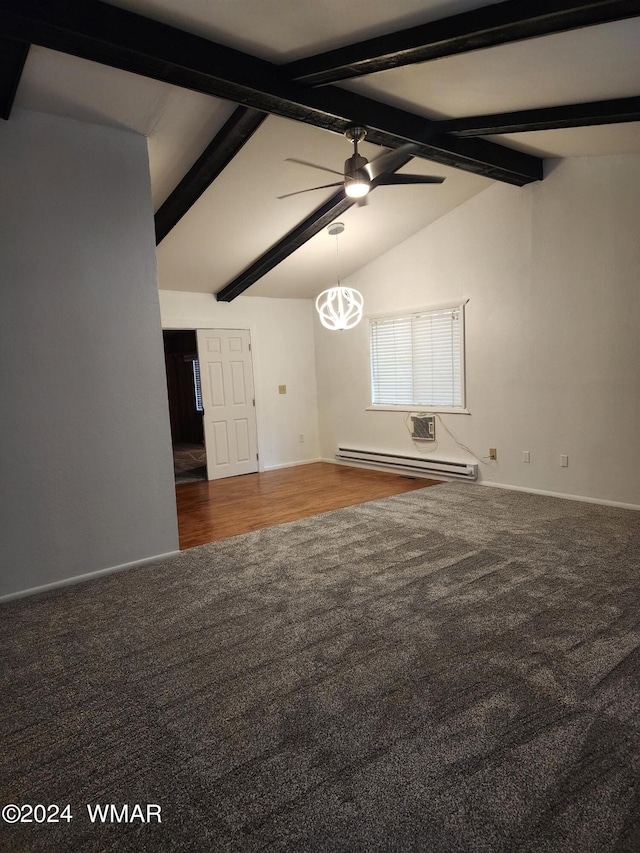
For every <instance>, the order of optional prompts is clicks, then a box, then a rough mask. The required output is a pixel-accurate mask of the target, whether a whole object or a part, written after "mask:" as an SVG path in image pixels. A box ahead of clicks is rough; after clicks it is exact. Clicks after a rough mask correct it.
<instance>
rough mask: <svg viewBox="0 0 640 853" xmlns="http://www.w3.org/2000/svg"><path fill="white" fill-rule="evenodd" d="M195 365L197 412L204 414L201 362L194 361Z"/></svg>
mask: <svg viewBox="0 0 640 853" xmlns="http://www.w3.org/2000/svg"><path fill="white" fill-rule="evenodd" d="M192 365H193V393H194V396H195V404H196V412H204V406H203V405H202V386H201V384H200V362H199V361H198V359H197V358H194V359H193V361H192Z"/></svg>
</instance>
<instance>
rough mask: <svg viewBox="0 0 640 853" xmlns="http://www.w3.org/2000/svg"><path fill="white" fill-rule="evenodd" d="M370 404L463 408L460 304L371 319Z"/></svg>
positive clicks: (462, 329) (462, 319)
mask: <svg viewBox="0 0 640 853" xmlns="http://www.w3.org/2000/svg"><path fill="white" fill-rule="evenodd" d="M370 331H371V401H372V404H373V405H374V406H419V407H429V408H464V308H463V306H461V305H458V306H456V307H455V308H444V309H438V310H433V311H429V310H425V311H419V312H416V313H415V314H407V315H405V316H391V317H379V318H376V319H372V320H371V321H370Z"/></svg>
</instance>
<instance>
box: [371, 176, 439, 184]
mask: <svg viewBox="0 0 640 853" xmlns="http://www.w3.org/2000/svg"><path fill="white" fill-rule="evenodd" d="M443 182H444V178H439V177H436V176H435V175H402V174H400V175H397V174H393V175H382V176H381V177H379V178H378V184H379V185H380V186H391V185H396V186H397V185H400V184H441V183H443Z"/></svg>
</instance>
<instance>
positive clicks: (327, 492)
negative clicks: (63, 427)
mask: <svg viewBox="0 0 640 853" xmlns="http://www.w3.org/2000/svg"><path fill="white" fill-rule="evenodd" d="M438 483H439V481H438V480H427V479H425V478H422V477H421V478H417V479H411V478H410V477H408V476H403V475H401V474H393V473H387V472H385V471H369V470H366V469H364V468H350V467H347V466H345V465H332V464H331V463H329V462H313V463H311V464H309V465H299V466H296V467H295V468H281V469H279V470H277V471H265V472H264V473H262V474H245V475H244V476H241V477H229V478H228V479H224V480H212V481H208V482H206V483H188V484H186V485H179V486H176V497H177V502H178V530H179V534H180V549H181V550H185V549H186V548H193V547H195V546H196V545H204V544H205V543H206V542H214V541H215V540H216V539H226V538H227V537H229V536H236V535H238V534H239V533H248V532H249V531H250V530H259V529H260V528H262V527H271V526H272V525H274V524H282V523H284V522H286V521H295V519H297V518H306V517H308V516H310V515H317V514H318V513H321V512H327V511H328V510H332V509H340V508H342V507H345V506H353V505H354V504H359V503H364V502H365V501H372V500H376V499H377V498H384V497H389V496H391V495H399V494H402V493H403V492H411V491H414V490H415V489H423V488H425V487H426V486H435V485H437V484H438Z"/></svg>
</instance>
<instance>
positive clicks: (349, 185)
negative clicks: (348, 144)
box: [344, 154, 371, 198]
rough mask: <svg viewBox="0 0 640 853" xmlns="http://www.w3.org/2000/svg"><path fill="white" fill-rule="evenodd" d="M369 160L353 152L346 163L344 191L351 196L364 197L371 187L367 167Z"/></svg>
mask: <svg viewBox="0 0 640 853" xmlns="http://www.w3.org/2000/svg"><path fill="white" fill-rule="evenodd" d="M368 164H369V161H368V160H367V158H366V157H362V156H361V155H360V154H352V155H351V157H349V159H348V160H345V164H344V191H345V192H346V194H347V195H348V196H349V198H363V196H365V195H366V194H367V193H368V192H369V190H370V189H371V179H370V178H369V174H368V172H367V169H366V167H367V166H368Z"/></svg>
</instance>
